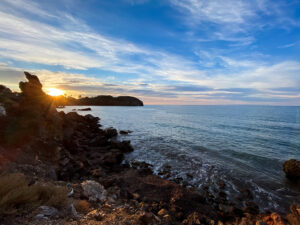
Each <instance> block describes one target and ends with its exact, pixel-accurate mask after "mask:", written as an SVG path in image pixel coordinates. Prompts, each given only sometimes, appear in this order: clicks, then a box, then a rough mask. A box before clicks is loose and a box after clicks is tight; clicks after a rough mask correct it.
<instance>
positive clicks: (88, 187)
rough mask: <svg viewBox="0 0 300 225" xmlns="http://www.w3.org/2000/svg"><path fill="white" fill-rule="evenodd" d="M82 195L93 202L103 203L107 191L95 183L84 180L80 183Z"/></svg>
mask: <svg viewBox="0 0 300 225" xmlns="http://www.w3.org/2000/svg"><path fill="white" fill-rule="evenodd" d="M81 187H82V189H83V195H84V196H85V197H87V198H88V199H89V200H90V201H93V202H97V201H100V202H103V201H104V200H105V199H106V197H107V191H106V190H105V189H104V187H103V186H102V185H101V184H99V183H98V182H96V181H93V180H86V181H84V182H82V183H81Z"/></svg>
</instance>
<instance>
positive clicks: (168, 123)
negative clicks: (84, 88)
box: [64, 106, 300, 212]
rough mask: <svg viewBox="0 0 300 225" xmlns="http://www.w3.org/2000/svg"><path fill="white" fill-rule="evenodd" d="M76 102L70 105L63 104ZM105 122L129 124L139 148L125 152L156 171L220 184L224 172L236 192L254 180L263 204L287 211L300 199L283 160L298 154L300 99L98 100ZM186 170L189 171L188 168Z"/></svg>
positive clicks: (106, 124)
mask: <svg viewBox="0 0 300 225" xmlns="http://www.w3.org/2000/svg"><path fill="white" fill-rule="evenodd" d="M74 108H81V107H66V108H65V109H64V111H71V110H72V109H74ZM91 108H92V111H90V112H79V113H80V114H83V115H84V114H92V115H94V116H98V117H100V118H101V121H100V123H101V124H102V125H103V127H110V126H112V127H115V128H117V129H118V130H131V131H133V132H132V133H131V134H129V135H127V136H121V137H119V138H120V139H129V140H131V143H132V145H133V146H134V149H135V151H134V152H133V153H130V154H128V155H127V156H126V157H127V159H129V160H130V159H135V160H139V161H146V162H148V163H150V164H152V165H153V166H154V170H155V171H156V172H157V171H158V170H160V169H161V168H162V167H164V166H166V165H169V166H171V174H172V177H173V178H174V177H182V178H183V179H184V182H185V183H187V184H188V185H192V186H194V187H199V188H201V187H203V186H208V187H209V189H210V191H211V192H212V193H215V192H216V189H217V187H218V182H219V181H220V180H223V181H225V183H226V189H225V190H226V193H227V194H228V195H229V196H230V198H232V199H235V198H236V197H238V195H239V191H238V190H240V189H242V188H248V189H249V190H250V191H251V192H252V193H253V195H254V201H255V202H256V203H257V204H258V205H259V207H260V209H261V210H279V211H282V212H284V211H286V210H287V209H288V207H289V205H290V204H291V203H294V202H298V203H299V202H300V189H298V187H296V186H295V185H294V184H292V183H290V182H289V181H288V180H287V179H286V178H285V175H284V173H283V171H282V163H283V162H284V161H285V160H287V159H290V158H295V159H298V160H300V107H281V106H144V107H107V106H106V107H101V106H92V107H91ZM187 174H188V175H187Z"/></svg>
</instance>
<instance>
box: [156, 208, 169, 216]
mask: <svg viewBox="0 0 300 225" xmlns="http://www.w3.org/2000/svg"><path fill="white" fill-rule="evenodd" d="M167 213H168V212H167V210H165V209H161V210H159V211H158V213H157V215H159V216H164V215H166V214H167Z"/></svg>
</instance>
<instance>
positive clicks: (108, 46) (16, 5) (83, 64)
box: [0, 0, 300, 101]
mask: <svg viewBox="0 0 300 225" xmlns="http://www.w3.org/2000/svg"><path fill="white" fill-rule="evenodd" d="M226 2H227V1H225V2H221V1H206V2H202V1H200V0H182V1H179V0H175V1H173V4H174V5H175V6H177V7H181V9H182V10H185V11H188V12H190V13H191V14H192V16H193V18H195V19H197V20H199V22H205V21H206V22H207V21H209V22H213V23H215V24H221V25H222V24H226V25H227V24H228V25H229V24H235V25H236V26H233V27H234V28H236V27H240V26H241V25H243V24H246V23H247V21H248V19H251V18H252V17H255V15H256V11H255V10H254V9H253V5H250V3H248V2H243V1H241V0H238V1H237V2H236V4H226ZM230 2H231V1H229V2H227V3H230ZM30 5H31V1H19V0H14V1H12V2H9V1H8V0H5V1H2V2H1V3H0V56H2V57H3V58H7V59H14V60H18V61H21V62H28V63H39V64H45V65H60V66H63V67H64V68H69V69H81V70H88V69H90V68H98V69H103V70H108V71H112V72H117V73H133V74H136V75H137V76H138V78H136V79H134V80H127V83H126V84H125V83H124V84H123V85H120V84H119V85H116V86H114V87H113V86H111V87H110V88H107V87H105V85H104V84H105V82H104V80H100V79H95V78H91V77H87V76H85V75H80V74H73V73H68V72H65V73H63V72H57V73H53V72H51V71H47V70H38V71H36V73H37V74H38V75H39V76H40V78H41V80H42V81H43V82H45V84H46V85H47V86H51V85H52V86H56V85H61V86H64V87H66V88H70V91H76V90H79V89H76V88H78V87H81V88H82V90H84V91H85V92H86V94H99V93H97V92H99V90H102V91H106V92H107V93H109V92H110V93H114V94H121V93H122V94H124V93H129V94H130V93H133V94H135V95H139V96H144V97H146V96H147V94H146V93H148V94H149V95H150V94H152V95H156V94H161V95H163V94H166V95H167V94H168V92H170V91H168V90H166V89H165V88H164V87H163V85H162V83H163V80H164V81H172V82H177V83H187V84H193V85H200V86H208V87H211V88H213V89H222V88H223V89H224V88H253V89H259V90H263V91H267V90H268V89H272V88H281V87H295V86H297V85H298V86H300V80H299V79H300V78H299V71H300V62H298V61H285V62H279V63H273V64H272V63H264V62H261V61H260V60H258V59H257V60H254V59H247V60H246V59H242V58H241V57H240V58H234V57H229V56H226V55H223V54H222V52H221V53H220V52H209V51H204V50H202V51H198V52H197V54H198V56H199V58H200V62H197V61H192V60H189V59H186V58H184V57H182V56H179V55H175V54H171V53H168V52H164V51H161V50H155V49H149V48H146V47H143V46H138V45H136V44H133V43H131V42H129V41H126V40H121V39H117V38H112V37H109V36H105V35H102V34H99V33H97V32H95V31H94V30H92V29H91V28H90V27H89V26H88V25H87V24H85V23H84V22H83V21H80V20H78V19H77V18H74V17H72V16H70V15H68V14H62V13H57V14H53V15H52V14H49V13H48V12H47V11H46V10H43V9H42V8H41V7H40V6H39V5H38V4H36V3H34V4H33V8H30V7H29V6H30ZM2 6H3V7H2ZM22 7H24V9H25V10H26V11H28V12H30V13H32V14H37V15H38V16H40V17H43V18H47V21H49V20H51V21H52V22H53V21H54V22H55V23H56V24H59V26H53V25H51V24H50V23H47V22H45V21H43V20H42V21H41V20H40V22H38V21H37V20H34V19H32V17H27V16H26V15H25V14H23V13H22V12H21V9H22ZM249 7H250V8H249ZM257 7H259V8H260V10H264V11H266V13H271V12H268V11H267V9H266V8H264V7H266V6H265V5H264V4H261V5H259V6H257ZM32 9H34V10H36V11H34V10H32ZM30 10H32V11H30ZM11 11H14V12H16V13H13V14H11V13H10V12H11ZM214 11H215V14H214V15H211V13H212V12H214ZM199 12H201V13H200V15H198V14H199ZM214 38H216V39H221V40H227V41H232V42H236V43H244V44H248V43H251V42H252V41H253V40H254V39H253V38H252V37H243V36H240V37H237V36H231V35H230V34H224V33H222V32H215V37H214ZM217 60H218V61H219V62H220V64H221V65H222V66H223V67H224V68H225V69H224V70H222V69H218V68H214V67H213V65H214V64H213V63H215V62H216V61H217ZM5 66H6V67H7V66H8V65H6V64H3V63H1V64H0V67H5ZM203 66H207V67H209V66H210V68H204V69H203ZM25 69H26V68H25ZM3 71H5V72H6V73H7V74H8V75H9V76H11V77H14V79H11V80H10V78H9V77H8V76H7V75H5V74H4V72H3ZM8 71H9V69H8V68H6V70H2V72H1V73H2V74H1V73H0V77H1V78H2V77H3V78H5V79H6V81H7V82H6V83H8V84H9V85H12V83H13V82H14V81H15V80H16V79H17V78H18V79H19V76H20V74H21V69H18V70H17V72H12V71H10V72H8ZM106 79H107V78H106ZM153 80H155V82H156V83H160V84H161V85H154V84H151V83H150V85H149V86H147V87H145V86H139V85H138V84H137V82H140V83H147V82H152V81H153ZM106 81H107V80H106ZM89 87H90V88H89ZM97 88H98V89H97ZM75 89H76V90H75ZM126 90H128V91H127V92H126ZM143 90H145V91H144V92H142V91H143ZM133 91H135V92H133ZM147 91H148V92H147ZM203 92H205V93H204V96H201V95H200V94H199V92H198V93H197V92H196V93H194V94H195V96H191V95H190V96H189V97H188V98H189V101H191V99H192V98H193V99H195V98H196V97H197V96H198V97H205V96H210V95H213V94H216V93H221V92H220V91H217V92H216V91H214V92H209V91H203ZM170 94H171V95H169V97H170V96H171V97H174V96H175V95H180V94H182V93H180V92H176V91H173V92H172V91H171V92H170ZM202 94H203V93H202ZM224 94H226V93H224ZM274 95H275V96H276V93H274ZM289 96H292V95H289ZM152 98H154V97H152ZM178 98H180V97H178ZM165 99H167V97H165ZM186 99H187V97H186ZM152 100H153V99H152ZM152 100H151V101H152Z"/></svg>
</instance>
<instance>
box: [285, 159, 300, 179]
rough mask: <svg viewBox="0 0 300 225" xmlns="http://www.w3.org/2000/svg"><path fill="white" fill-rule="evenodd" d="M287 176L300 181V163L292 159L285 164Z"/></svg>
mask: <svg viewBox="0 0 300 225" xmlns="http://www.w3.org/2000/svg"><path fill="white" fill-rule="evenodd" d="M283 171H284V172H285V175H286V176H287V177H288V178H289V179H292V180H298V179H300V161H297V160H296V159H290V160H287V161H285V162H284V163H283Z"/></svg>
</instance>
